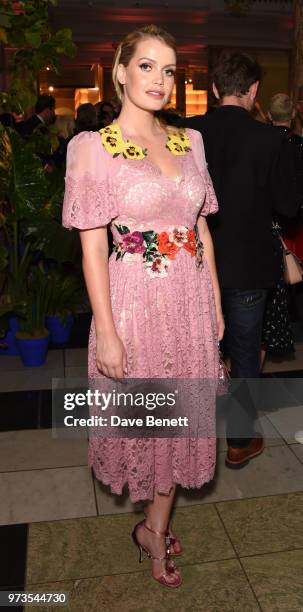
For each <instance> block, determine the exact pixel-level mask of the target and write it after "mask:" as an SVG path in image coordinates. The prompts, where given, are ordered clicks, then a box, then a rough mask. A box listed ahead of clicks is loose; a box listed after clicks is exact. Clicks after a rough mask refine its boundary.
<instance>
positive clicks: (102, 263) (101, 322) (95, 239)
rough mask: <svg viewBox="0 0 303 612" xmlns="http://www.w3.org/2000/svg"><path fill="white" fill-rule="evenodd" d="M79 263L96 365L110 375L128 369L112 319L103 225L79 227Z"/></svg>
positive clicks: (116, 374) (105, 239)
mask: <svg viewBox="0 0 303 612" xmlns="http://www.w3.org/2000/svg"><path fill="white" fill-rule="evenodd" d="M80 238H81V245H82V254H83V258H82V265H83V273H84V278H85V282H86V287H87V291H88V295H89V299H90V303H91V307H92V310H93V315H94V320H95V328H96V338H97V366H98V369H99V370H100V371H101V372H103V374H105V376H108V377H110V378H123V376H124V374H125V373H127V362H126V352H125V348H124V346H123V343H122V341H121V339H120V338H119V336H118V334H117V331H116V328H115V324H114V319H113V313H112V307H111V299H110V283H109V271H108V241H107V229H106V227H99V228H97V229H91V230H85V231H80Z"/></svg>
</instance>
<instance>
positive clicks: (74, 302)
mask: <svg viewBox="0 0 303 612" xmlns="http://www.w3.org/2000/svg"><path fill="white" fill-rule="evenodd" d="M49 285H50V299H49V302H48V308H47V317H46V325H47V328H48V329H49V331H50V336H51V342H52V343H53V344H66V343H67V342H68V340H69V338H70V335H71V331H72V327H73V324H74V319H75V315H76V313H77V311H78V308H79V307H80V306H82V304H83V303H84V284H83V281H82V279H81V277H79V276H78V275H76V274H74V273H66V272H65V273H64V272H62V271H60V270H59V269H53V270H51V272H50V273H49Z"/></svg>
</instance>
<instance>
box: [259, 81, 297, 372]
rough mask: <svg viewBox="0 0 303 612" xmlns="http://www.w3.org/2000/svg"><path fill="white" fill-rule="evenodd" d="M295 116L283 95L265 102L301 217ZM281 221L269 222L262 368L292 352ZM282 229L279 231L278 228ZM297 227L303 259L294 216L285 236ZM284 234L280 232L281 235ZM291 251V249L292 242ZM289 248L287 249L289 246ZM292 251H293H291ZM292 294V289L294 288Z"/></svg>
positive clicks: (288, 100) (288, 98)
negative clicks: (271, 262)
mask: <svg viewBox="0 0 303 612" xmlns="http://www.w3.org/2000/svg"><path fill="white" fill-rule="evenodd" d="M294 116H295V108H294V105H293V103H292V101H291V98H290V97H289V96H288V95H287V94H284V93H278V94H276V95H274V96H273V97H272V98H271V99H270V102H269V107H268V119H269V121H270V122H271V124H272V126H273V127H274V129H275V130H278V131H279V132H280V133H281V134H282V135H283V136H285V137H286V139H287V142H288V145H289V150H290V153H291V156H292V158H293V163H294V168H295V178H296V189H297V196H298V214H301V215H302V214H303V139H302V138H300V136H297V135H296V134H294V132H293V131H292V130H291V128H290V126H291V122H292V120H293V119H294ZM284 224H285V222H284V223H283V220H282V219H279V218H278V217H277V216H276V217H275V218H274V219H273V240H274V247H275V252H276V257H277V260H278V261H279V262H280V278H279V280H278V283H277V284H276V285H275V286H274V287H273V288H272V289H271V290H270V291H269V294H268V297H267V301H266V307H265V313H264V319H263V334H262V353H261V367H262V366H263V363H264V359H265V355H266V353H271V354H274V355H283V354H287V353H292V352H293V351H294V343H293V333H292V327H291V317H290V312H289V306H288V291H287V285H286V283H285V280H284V257H283V251H284V247H283V244H282V242H281V233H282V227H283V226H284ZM281 225H282V227H281ZM300 226H301V248H302V255H303V233H302V225H301V224H300V223H299V222H298V215H297V217H296V218H295V219H294V220H293V221H292V223H291V224H290V225H289V222H288V223H287V224H286V227H285V233H286V235H287V227H289V232H290V233H293V234H294V236H295V235H296V234H298V233H300ZM283 233H284V232H283ZM291 242H292V247H294V244H293V241H291ZM289 248H290V246H289ZM292 250H295V248H292ZM294 290H296V288H295V287H294Z"/></svg>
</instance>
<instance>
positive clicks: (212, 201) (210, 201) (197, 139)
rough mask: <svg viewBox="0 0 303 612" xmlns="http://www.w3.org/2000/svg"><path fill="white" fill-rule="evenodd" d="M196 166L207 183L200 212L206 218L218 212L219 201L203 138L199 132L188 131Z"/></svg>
mask: <svg viewBox="0 0 303 612" xmlns="http://www.w3.org/2000/svg"><path fill="white" fill-rule="evenodd" d="M188 132H189V134H190V139H191V143H192V150H193V154H194V158H195V162H196V165H197V167H198V169H199V171H200V172H201V174H202V176H203V178H204V181H205V200H204V203H203V206H202V208H201V210H200V216H203V217H206V216H207V215H212V214H214V213H216V212H218V201H217V196H216V194H215V190H214V186H213V182H212V180H211V178H210V174H209V172H208V169H207V163H206V159H205V152H204V144H203V138H202V136H201V134H200V132H198V131H197V130H188Z"/></svg>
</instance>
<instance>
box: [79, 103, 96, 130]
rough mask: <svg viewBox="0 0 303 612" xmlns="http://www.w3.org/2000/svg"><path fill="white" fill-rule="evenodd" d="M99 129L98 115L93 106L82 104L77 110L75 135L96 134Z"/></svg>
mask: <svg viewBox="0 0 303 612" xmlns="http://www.w3.org/2000/svg"><path fill="white" fill-rule="evenodd" d="M97 129H98V124H97V113H96V109H95V107H94V105H93V104H91V103H90V102H87V103H85V104H80V106H79V107H78V109H77V116H76V124H75V134H80V133H81V132H96V131H97Z"/></svg>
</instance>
